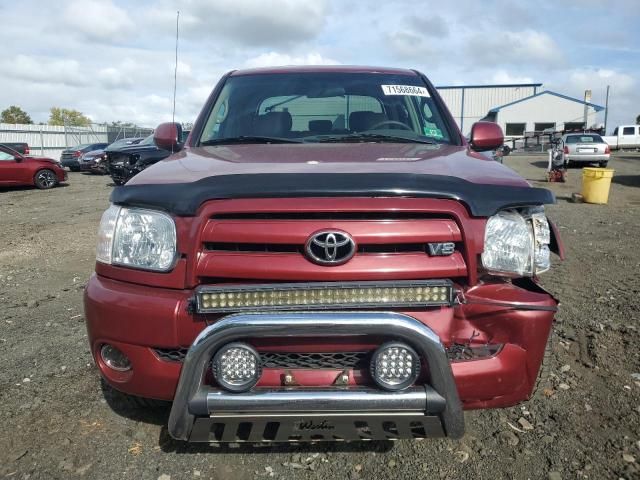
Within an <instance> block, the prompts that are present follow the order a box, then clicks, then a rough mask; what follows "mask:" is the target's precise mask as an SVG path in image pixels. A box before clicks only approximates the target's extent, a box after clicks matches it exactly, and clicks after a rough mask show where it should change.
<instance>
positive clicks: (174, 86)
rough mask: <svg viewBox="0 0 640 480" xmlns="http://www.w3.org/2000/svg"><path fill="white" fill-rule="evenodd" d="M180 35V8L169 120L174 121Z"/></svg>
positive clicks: (177, 21) (177, 18)
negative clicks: (171, 110) (171, 107)
mask: <svg viewBox="0 0 640 480" xmlns="http://www.w3.org/2000/svg"><path fill="white" fill-rule="evenodd" d="M179 35H180V10H178V12H177V13H176V62H175V69H174V70H173V113H172V114H171V121H172V122H175V121H176V89H177V86H178V37H179Z"/></svg>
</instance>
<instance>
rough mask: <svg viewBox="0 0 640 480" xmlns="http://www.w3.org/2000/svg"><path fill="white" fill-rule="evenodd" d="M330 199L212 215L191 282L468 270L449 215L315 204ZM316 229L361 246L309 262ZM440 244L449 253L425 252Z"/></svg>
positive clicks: (438, 275) (460, 273)
mask: <svg viewBox="0 0 640 480" xmlns="http://www.w3.org/2000/svg"><path fill="white" fill-rule="evenodd" d="M331 200H333V199H313V205H314V209H313V210H312V211H307V210H306V209H305V208H304V206H303V205H301V206H300V209H301V210H302V211H299V212H298V211H285V212H277V211H271V212H269V211H267V212H264V211H263V212H242V211H240V212H234V213H215V214H213V215H211V216H210V217H209V218H208V219H207V220H206V223H205V225H204V228H203V230H202V233H201V242H200V252H199V255H198V257H197V263H196V266H195V272H194V273H195V277H196V278H195V279H194V281H195V283H197V284H207V283H222V282H235V281H242V280H247V281H250V282H252V283H253V282H261V281H262V282H264V281H274V282H278V281H327V280H328V279H331V280H332V281H338V282H341V281H360V280H416V279H442V278H456V277H464V276H466V275H467V264H466V261H465V254H466V252H465V248H464V241H463V236H462V232H461V229H460V227H459V225H458V223H457V222H456V220H455V219H454V218H453V217H452V216H448V215H446V214H437V213H431V212H419V211H411V212H402V211H400V212H397V211H394V210H389V211H384V210H381V211H331V210H330V209H329V208H327V209H326V210H320V209H321V208H322V206H323V203H325V202H330V201H331ZM297 202H298V203H300V204H304V203H305V202H309V203H310V202H311V201H310V200H308V199H307V200H299V201H297ZM321 230H337V231H343V232H346V233H348V234H350V235H351V236H352V237H353V239H354V241H355V243H356V245H357V247H358V248H357V250H356V252H355V255H354V256H353V258H351V260H349V261H348V262H346V263H344V264H342V265H338V266H330V267H327V266H326V265H318V264H315V263H313V262H312V261H310V260H309V259H308V258H307V256H306V253H305V245H306V243H307V241H308V240H309V238H310V237H311V235H313V234H314V233H316V232H319V231H321ZM438 242H453V243H454V244H455V250H454V252H453V253H452V254H451V255H446V256H430V255H429V254H428V247H427V244H428V243H438ZM329 269H330V270H329Z"/></svg>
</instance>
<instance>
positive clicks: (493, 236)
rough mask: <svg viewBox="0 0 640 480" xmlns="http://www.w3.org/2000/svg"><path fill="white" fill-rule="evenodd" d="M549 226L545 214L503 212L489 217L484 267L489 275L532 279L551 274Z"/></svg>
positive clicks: (533, 211) (483, 255) (541, 212)
mask: <svg viewBox="0 0 640 480" xmlns="http://www.w3.org/2000/svg"><path fill="white" fill-rule="evenodd" d="M550 239H551V235H550V232H549V222H548V221H547V217H546V216H545V214H544V210H543V209H542V208H541V207H539V208H529V209H523V210H520V211H518V210H504V211H502V212H499V213H498V214H496V215H494V216H493V217H490V218H489V220H487V226H486V229H485V234H484V252H483V253H482V265H483V266H484V268H485V269H487V271H488V272H489V273H493V274H496V275H507V276H529V277H530V276H533V275H536V274H538V273H542V272H545V271H547V270H549V266H550V258H549V257H550V252H549V242H550Z"/></svg>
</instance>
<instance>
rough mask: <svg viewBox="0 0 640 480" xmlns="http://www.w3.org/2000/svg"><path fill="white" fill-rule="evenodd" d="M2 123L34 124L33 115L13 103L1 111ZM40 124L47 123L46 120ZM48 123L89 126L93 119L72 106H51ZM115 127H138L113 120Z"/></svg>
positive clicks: (0, 118) (112, 124) (112, 123)
mask: <svg viewBox="0 0 640 480" xmlns="http://www.w3.org/2000/svg"><path fill="white" fill-rule="evenodd" d="M0 123H14V124H15V123H17V124H21V125H33V120H31V116H30V115H29V114H28V113H27V112H25V111H24V110H23V109H22V108H20V107H18V106H17V105H11V106H10V107H7V108H5V109H4V110H2V112H0ZM40 125H45V123H44V122H42V123H40ZM46 125H57V126H63V125H66V126H68V127H88V126H89V125H91V119H90V118H89V117H87V116H86V115H84V114H83V113H82V112H79V111H78V110H73V109H71V108H60V107H51V109H50V110H49V120H48V121H47V122H46ZM110 125H111V126H114V127H136V125H135V124H134V123H129V122H121V121H117V122H111V124H110Z"/></svg>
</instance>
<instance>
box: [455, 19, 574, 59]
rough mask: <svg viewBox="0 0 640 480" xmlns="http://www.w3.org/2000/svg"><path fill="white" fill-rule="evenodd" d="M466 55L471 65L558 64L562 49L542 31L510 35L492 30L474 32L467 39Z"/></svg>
mask: <svg viewBox="0 0 640 480" xmlns="http://www.w3.org/2000/svg"><path fill="white" fill-rule="evenodd" d="M467 54H468V56H469V60H470V61H471V62H473V63H474V64H476V65H477V64H483V65H486V64H494V65H501V64H520V65H534V64H535V65H544V66H552V65H560V64H562V62H563V55H562V50H561V49H560V47H559V46H558V45H557V44H556V42H555V41H554V40H553V39H552V38H551V37H550V36H549V35H548V34H547V33H545V32H538V31H535V30H523V31H520V32H511V31H505V30H501V29H499V28H496V29H494V30H493V31H491V32H477V33H473V34H471V35H470V36H469V37H468V39H467Z"/></svg>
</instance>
